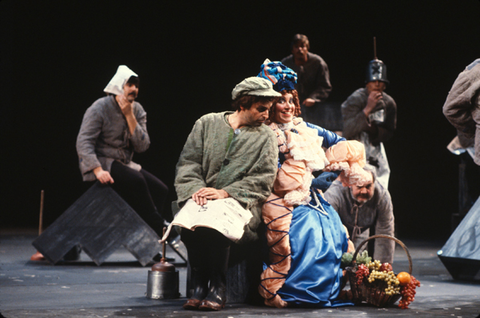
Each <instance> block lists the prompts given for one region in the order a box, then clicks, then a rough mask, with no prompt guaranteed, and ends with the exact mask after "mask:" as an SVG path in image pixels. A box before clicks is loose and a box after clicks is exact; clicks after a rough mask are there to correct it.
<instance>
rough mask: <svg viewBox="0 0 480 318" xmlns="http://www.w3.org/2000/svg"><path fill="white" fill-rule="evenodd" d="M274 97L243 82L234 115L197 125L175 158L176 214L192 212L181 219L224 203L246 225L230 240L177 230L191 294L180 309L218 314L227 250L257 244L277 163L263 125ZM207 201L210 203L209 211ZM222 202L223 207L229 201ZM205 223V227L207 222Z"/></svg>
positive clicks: (253, 82) (207, 230) (266, 87)
mask: <svg viewBox="0 0 480 318" xmlns="http://www.w3.org/2000/svg"><path fill="white" fill-rule="evenodd" d="M278 96H281V95H280V93H278V92H276V91H274V90H273V88H272V83H271V82H270V81H268V80H265V79H263V78H259V77H249V78H247V79H245V80H243V81H242V82H241V83H239V84H238V85H237V86H236V87H235V88H234V89H233V91H232V99H233V103H232V106H233V109H234V111H226V112H221V113H210V114H207V115H204V116H202V117H201V118H200V119H198V120H197V122H196V123H195V125H194V127H193V129H192V131H191V133H190V135H189V136H188V139H187V141H186V143H185V146H184V148H183V151H182V153H181V154H180V159H179V161H178V163H177V166H176V177H175V189H176V192H177V197H178V200H177V203H178V206H179V207H180V208H183V207H184V206H185V204H186V203H187V205H189V206H192V205H193V207H194V208H195V207H196V211H194V212H191V213H192V214H191V215H189V216H188V217H187V219H192V218H195V217H197V216H198V214H202V213H203V214H202V216H203V215H208V213H209V211H208V210H207V211H206V209H207V208H208V207H209V206H211V205H212V204H217V203H220V207H221V209H223V208H222V205H221V204H223V201H221V200H223V199H226V200H228V199H229V198H233V199H234V200H235V201H236V202H238V203H239V204H240V205H241V208H244V209H245V210H248V211H250V212H251V215H250V212H248V211H247V213H248V214H249V215H250V216H251V218H249V221H248V222H246V224H243V225H240V226H239V230H240V231H241V233H242V232H243V234H241V235H240V236H239V237H237V239H233V240H232V238H231V237H230V236H229V235H227V234H229V233H227V232H228V231H222V229H219V228H217V229H212V228H211V227H209V226H206V225H205V224H204V223H202V224H197V225H194V226H193V227H189V228H190V229H194V231H193V230H190V229H186V228H183V227H182V233H181V235H182V241H183V242H184V243H185V246H186V247H187V250H188V259H189V262H190V267H191V283H192V284H191V285H192V288H193V295H191V297H190V299H189V300H188V301H187V302H186V303H185V304H184V305H183V307H184V308H185V309H190V310H197V309H198V310H220V309H222V308H223V307H224V306H225V299H226V271H227V266H228V259H229V251H230V245H231V244H232V242H234V243H236V244H244V243H249V242H252V241H255V240H257V239H258V233H257V228H258V226H259V224H260V222H261V208H262V204H263V202H264V201H265V200H266V199H267V197H268V196H269V195H270V193H271V189H272V186H273V182H274V180H275V175H276V171H277V161H278V149H277V138H276V136H275V134H274V133H273V131H272V130H271V129H269V128H268V127H267V126H266V125H263V122H264V121H265V120H266V119H267V118H268V112H269V109H270V107H271V106H272V102H273V99H274V97H278ZM190 199H191V201H189V200H190ZM213 200H215V203H211V204H210V205H209V204H208V203H209V202H211V201H213ZM217 200H220V201H217ZM230 200H231V199H230ZM187 201H189V202H187ZM225 202H226V203H225V204H226V205H227V202H232V201H225ZM236 202H234V203H236ZM204 208H205V209H204ZM185 210H186V209H184V210H181V211H180V212H179V216H180V214H182V213H183V212H184V211H185ZM227 210H228V207H227V206H225V211H227ZM205 211H206V212H205ZM197 212H198V213H197ZM225 213H226V212H225ZM193 214H196V215H193ZM225 215H226V214H225ZM206 219H207V222H208V216H207V217H206ZM212 219H213V217H212ZM173 223H174V224H175V220H174V222H173ZM177 225H178V224H177ZM181 226H182V225H181ZM226 235H227V236H229V238H227V236H226Z"/></svg>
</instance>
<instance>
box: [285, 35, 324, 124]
mask: <svg viewBox="0 0 480 318" xmlns="http://www.w3.org/2000/svg"><path fill="white" fill-rule="evenodd" d="M309 50H310V42H309V40H308V38H307V36H306V35H303V34H296V35H295V36H294V37H293V39H292V54H290V55H289V56H287V57H285V58H283V59H282V61H281V62H282V63H283V64H284V65H285V66H287V67H289V68H291V69H292V70H294V71H295V73H297V75H298V81H297V83H296V84H295V90H296V91H297V92H298V97H299V99H300V104H301V112H302V117H303V119H304V120H305V121H307V122H311V123H313V124H316V125H319V118H315V117H316V116H315V114H318V113H319V112H318V111H316V108H319V107H321V105H320V102H322V101H325V100H326V99H327V98H328V95H329V94H330V92H331V90H332V85H331V84H330V72H329V70H328V66H327V63H325V61H324V60H323V59H322V58H321V57H320V56H319V55H317V54H314V53H310V52H309Z"/></svg>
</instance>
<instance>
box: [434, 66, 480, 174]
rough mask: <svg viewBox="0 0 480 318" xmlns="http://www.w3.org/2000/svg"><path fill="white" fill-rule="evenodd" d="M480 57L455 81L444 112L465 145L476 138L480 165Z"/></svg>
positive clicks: (476, 153)
mask: <svg viewBox="0 0 480 318" xmlns="http://www.w3.org/2000/svg"><path fill="white" fill-rule="evenodd" d="M479 92H480V59H477V60H475V61H474V62H473V63H471V64H470V65H469V66H467V68H466V69H465V70H464V71H463V72H461V73H460V74H459V75H458V77H457V79H456V80H455V82H454V83H453V86H452V88H451V89H450V92H449V93H448V96H447V100H446V101H445V104H444V105H443V114H444V115H445V117H446V118H447V119H448V121H449V122H450V123H451V124H452V125H453V126H454V127H455V128H457V131H458V135H459V137H460V141H461V143H462V146H463V147H468V146H470V145H471V141H472V140H473V139H474V140H475V141H474V144H475V158H474V161H475V163H476V164H477V165H480V129H479V128H478V127H479V125H480V98H479Z"/></svg>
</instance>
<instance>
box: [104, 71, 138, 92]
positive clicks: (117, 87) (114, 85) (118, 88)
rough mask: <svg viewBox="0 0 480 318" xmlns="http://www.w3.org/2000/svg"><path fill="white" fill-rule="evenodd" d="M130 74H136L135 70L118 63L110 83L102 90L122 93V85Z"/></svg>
mask: <svg viewBox="0 0 480 318" xmlns="http://www.w3.org/2000/svg"><path fill="white" fill-rule="evenodd" d="M130 76H137V77H138V75H137V74H135V72H133V71H132V70H131V69H129V68H128V67H127V66H126V65H120V66H119V67H118V69H117V73H115V75H113V77H112V79H111V80H110V83H108V85H107V87H105V89H104V90H103V91H104V92H105V93H110V94H114V95H122V94H123V85H125V83H126V82H127V81H128V79H129V78H130Z"/></svg>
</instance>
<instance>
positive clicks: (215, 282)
mask: <svg viewBox="0 0 480 318" xmlns="http://www.w3.org/2000/svg"><path fill="white" fill-rule="evenodd" d="M229 256H230V246H228V247H223V248H218V249H215V250H212V251H211V253H210V289H209V291H208V295H207V297H205V299H204V300H203V301H202V303H201V304H200V306H199V307H198V309H200V310H205V311H212V310H221V309H223V308H224V307H225V301H226V300H227V269H228V258H229Z"/></svg>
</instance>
